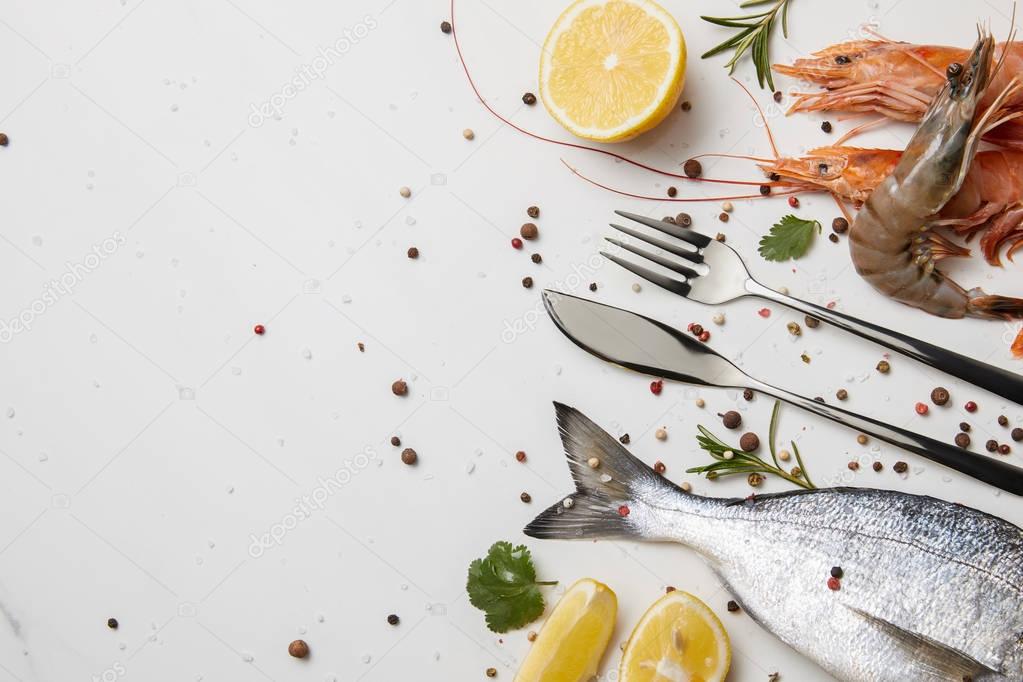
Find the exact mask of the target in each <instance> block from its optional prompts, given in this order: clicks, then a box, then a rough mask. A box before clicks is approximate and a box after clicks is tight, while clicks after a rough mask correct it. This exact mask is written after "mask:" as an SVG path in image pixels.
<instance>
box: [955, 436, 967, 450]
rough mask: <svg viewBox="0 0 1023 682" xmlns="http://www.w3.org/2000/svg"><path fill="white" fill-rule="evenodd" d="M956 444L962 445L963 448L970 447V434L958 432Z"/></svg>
mask: <svg viewBox="0 0 1023 682" xmlns="http://www.w3.org/2000/svg"><path fill="white" fill-rule="evenodd" d="M956 445H958V446H959V447H961V448H962V449H963V450H965V449H966V448H968V447H970V436H969V434H966V433H957V434H956Z"/></svg>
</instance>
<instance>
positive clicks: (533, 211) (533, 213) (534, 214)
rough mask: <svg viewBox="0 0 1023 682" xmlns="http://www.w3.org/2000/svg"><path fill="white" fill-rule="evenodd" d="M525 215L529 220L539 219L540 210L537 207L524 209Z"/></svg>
mask: <svg viewBox="0 0 1023 682" xmlns="http://www.w3.org/2000/svg"><path fill="white" fill-rule="evenodd" d="M526 215H528V216H529V217H530V218H539V217H540V208H539V207H538V206H530V207H529V208H527V209H526Z"/></svg>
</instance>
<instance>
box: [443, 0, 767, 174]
mask: <svg viewBox="0 0 1023 682" xmlns="http://www.w3.org/2000/svg"><path fill="white" fill-rule="evenodd" d="M451 37H452V38H453V39H454V42H455V51H456V52H457V53H458V61H459V62H460V63H461V65H462V70H463V71H465V77H466V79H467V80H468V81H469V86H470V87H471V88H472V91H473V92H474V93H475V94H476V98H477V99H478V100H479V101H480V104H482V105H483V107H484V108H485V109H486V110H487V111H489V112H490V113H491V114H492V115H493V116H494V117H495V118H496V119H497V120H499V121H501V122H502V123H504V124H505V125H507V126H508V127H510V128H513V129H515V130H517V131H518V132H520V133H522V134H523V135H527V136H529V137H532V138H533V139H535V140H540V141H541V142H549V143H551V144H557V145H561V146H562V147H571V148H572V149H581V150H583V151H588V152H596V153H598V154H603V155H604V156H610V157H611V158H613V159H617V160H619V161H624V162H625V163H627V164H629V165H632V166H636V167H637V168H642V169H643V170H645V171H650V172H651V173H658V174H660V175H665V176H667V177H670V178H678V179H680V180H689V181H694V182H712V183H717V184H722V185H747V186H753V187H759V186H760V185H762V184H763V183H760V182H751V181H748V180H718V179H715V178H691V177H689V176H688V175H683V174H682V173H672V172H670V171H666V170H662V169H660V168H654V167H653V166H648V165H646V164H644V163H640V162H639V161H634V160H633V159H630V158H628V157H626V156H622V155H621V154H617V153H615V152H612V151H608V150H606V149H600V148H598V147H590V146H588V145H584V144H578V143H575V142H566V141H564V140H555V139H554V138H550V137H544V136H543V135H539V134H537V133H533V132H530V131H528V130H526V129H525V128H523V127H521V126H518V125H516V124H515V123H512V122H511V121H510V120H508V119H507V118H505V117H504V116H502V115H501V114H499V113H498V112H497V110H495V109H494V108H493V107H492V106H490V104H488V103H487V100H485V99H484V98H483V95H482V94H481V93H480V91H479V88H477V87H476V82H475V81H474V80H473V78H472V75H471V74H470V73H469V66H468V64H466V62H465V57H464V55H463V54H462V46H461V43H460V42H459V40H458V30H457V28H456V24H455V0H451ZM772 144H773V143H772Z"/></svg>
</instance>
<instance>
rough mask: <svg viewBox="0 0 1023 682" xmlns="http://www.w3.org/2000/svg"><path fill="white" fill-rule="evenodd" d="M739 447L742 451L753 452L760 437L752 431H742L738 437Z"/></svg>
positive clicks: (757, 446) (758, 444)
mask: <svg viewBox="0 0 1023 682" xmlns="http://www.w3.org/2000/svg"><path fill="white" fill-rule="evenodd" d="M739 447H740V448H742V451H743V452H754V451H755V450H756V449H757V448H759V447H760V438H759V436H757V434H755V433H752V432H747V433H744V434H742V437H741V438H739Z"/></svg>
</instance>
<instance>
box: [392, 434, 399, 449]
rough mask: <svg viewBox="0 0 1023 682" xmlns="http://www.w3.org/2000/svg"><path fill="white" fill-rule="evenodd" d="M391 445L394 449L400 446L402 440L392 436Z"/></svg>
mask: <svg viewBox="0 0 1023 682" xmlns="http://www.w3.org/2000/svg"><path fill="white" fill-rule="evenodd" d="M391 445H393V446H394V447H398V446H400V445H401V438H398V437H397V436H391Z"/></svg>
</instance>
